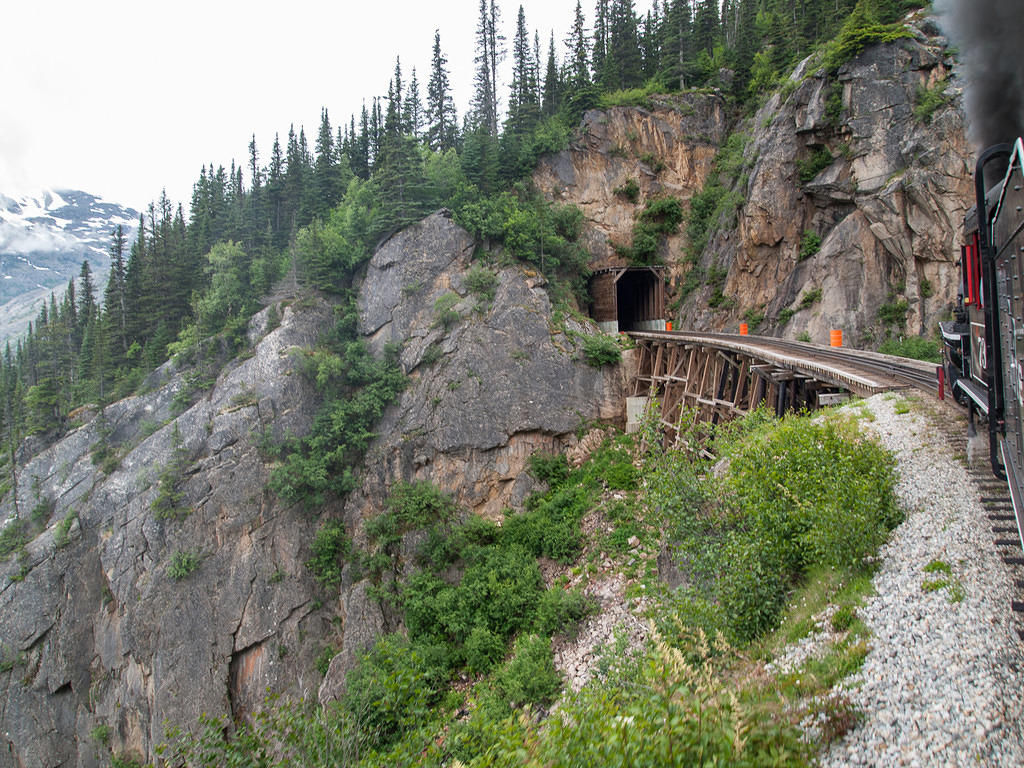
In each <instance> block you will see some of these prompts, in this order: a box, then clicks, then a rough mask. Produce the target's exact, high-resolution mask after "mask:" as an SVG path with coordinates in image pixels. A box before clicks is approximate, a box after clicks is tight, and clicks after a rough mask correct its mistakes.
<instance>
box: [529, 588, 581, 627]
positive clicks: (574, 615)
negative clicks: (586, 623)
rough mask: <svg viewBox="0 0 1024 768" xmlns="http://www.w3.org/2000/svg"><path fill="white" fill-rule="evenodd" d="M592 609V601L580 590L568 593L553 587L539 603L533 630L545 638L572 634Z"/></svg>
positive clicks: (544, 594)
mask: <svg viewBox="0 0 1024 768" xmlns="http://www.w3.org/2000/svg"><path fill="white" fill-rule="evenodd" d="M592 607H593V606H592V603H591V601H589V600H588V599H587V598H586V596H585V595H584V594H583V593H582V592H581V591H580V590H579V589H573V590H571V591H569V592H566V591H565V589H563V588H562V587H557V586H556V587H552V588H551V589H549V590H547V591H545V592H544V593H543V594H542V595H541V597H540V600H539V601H538V602H537V608H536V613H535V614H534V618H533V624H532V627H531V629H532V630H533V631H534V632H536V633H537V634H539V635H543V636H544V637H550V636H551V635H556V634H559V633H568V634H572V633H573V630H574V629H575V627H576V626H577V625H578V624H579V623H580V622H581V621H583V619H584V618H586V616H587V614H589V613H590V611H591V609H592Z"/></svg>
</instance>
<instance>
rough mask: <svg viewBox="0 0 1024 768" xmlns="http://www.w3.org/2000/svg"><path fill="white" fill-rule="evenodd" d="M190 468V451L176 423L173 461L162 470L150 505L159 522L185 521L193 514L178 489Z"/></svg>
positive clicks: (172, 453) (172, 451)
mask: <svg viewBox="0 0 1024 768" xmlns="http://www.w3.org/2000/svg"><path fill="white" fill-rule="evenodd" d="M187 466H188V451H186V450H185V444H184V441H183V440H182V437H181V431H180V430H179V429H178V424H177V422H175V424H174V431H173V432H172V433H171V460H170V461H168V462H167V464H166V465H165V466H164V468H163V469H161V470H160V474H159V480H158V482H157V494H156V498H155V499H153V503H152V504H151V505H150V507H151V509H152V510H153V516H154V517H155V518H156V519H157V520H168V519H178V520H181V519H184V518H186V517H188V516H189V515H190V514H192V508H191V507H188V506H183V505H182V503H181V502H182V501H184V499H185V494H184V492H183V491H181V490H180V489H179V488H178V485H179V484H180V483H181V480H182V478H183V477H184V474H185V469H186V467H187Z"/></svg>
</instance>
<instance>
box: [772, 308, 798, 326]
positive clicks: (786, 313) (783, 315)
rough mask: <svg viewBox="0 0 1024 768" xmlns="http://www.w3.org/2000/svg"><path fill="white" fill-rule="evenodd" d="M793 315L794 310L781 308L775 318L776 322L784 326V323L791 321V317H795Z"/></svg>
mask: <svg viewBox="0 0 1024 768" xmlns="http://www.w3.org/2000/svg"><path fill="white" fill-rule="evenodd" d="M795 314H796V310H795V309H790V308H789V307H783V308H782V309H780V310H779V315H778V317H777V318H776V322H778V324H779V325H785V324H786V323H788V322H789V321H790V320H792V319H793V315H795Z"/></svg>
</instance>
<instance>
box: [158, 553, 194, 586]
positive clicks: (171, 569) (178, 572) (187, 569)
mask: <svg viewBox="0 0 1024 768" xmlns="http://www.w3.org/2000/svg"><path fill="white" fill-rule="evenodd" d="M200 563H202V558H201V557H200V556H199V555H198V554H196V553H195V552H181V551H179V552H175V553H174V554H173V555H172V556H171V564H170V565H169V566H168V567H167V575H168V577H170V578H171V579H173V580H174V581H181V580H182V579H184V578H186V577H187V576H188V575H189V574H191V573H192V572H194V571H195V570H196V569H197V568H199V565H200Z"/></svg>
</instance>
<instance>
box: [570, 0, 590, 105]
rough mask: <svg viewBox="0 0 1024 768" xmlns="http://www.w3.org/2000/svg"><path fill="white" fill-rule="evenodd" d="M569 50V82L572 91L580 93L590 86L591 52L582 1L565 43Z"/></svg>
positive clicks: (577, 4)
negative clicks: (589, 60) (589, 63)
mask: <svg viewBox="0 0 1024 768" xmlns="http://www.w3.org/2000/svg"><path fill="white" fill-rule="evenodd" d="M565 45H566V48H568V50H569V53H568V61H567V64H568V67H567V69H568V72H569V77H568V82H567V86H568V87H569V89H570V91H578V90H582V89H583V88H586V87H588V86H589V85H590V67H589V65H588V64H587V61H588V59H589V57H590V51H589V49H588V46H587V28H586V22H585V20H584V18H583V9H582V7H581V6H580V0H576V10H575V12H574V14H573V22H572V29H571V30H570V31H569V37H568V38H567V39H566V41H565Z"/></svg>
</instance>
